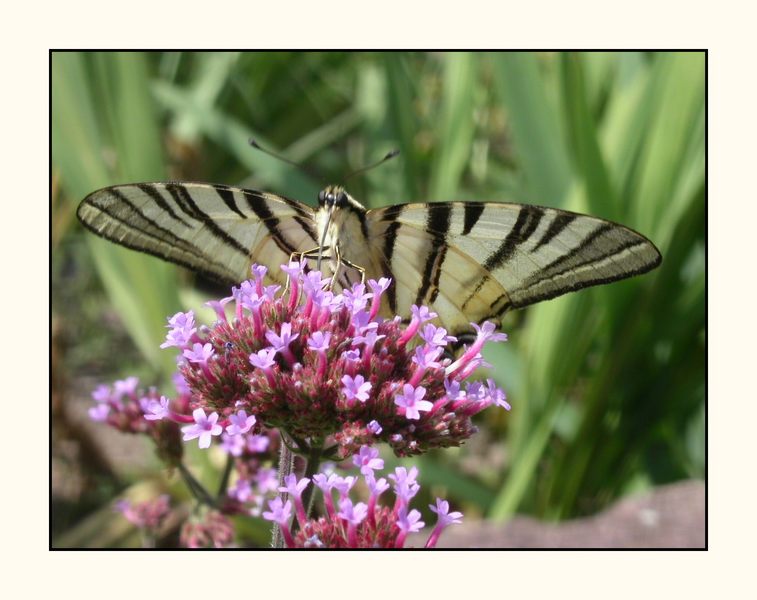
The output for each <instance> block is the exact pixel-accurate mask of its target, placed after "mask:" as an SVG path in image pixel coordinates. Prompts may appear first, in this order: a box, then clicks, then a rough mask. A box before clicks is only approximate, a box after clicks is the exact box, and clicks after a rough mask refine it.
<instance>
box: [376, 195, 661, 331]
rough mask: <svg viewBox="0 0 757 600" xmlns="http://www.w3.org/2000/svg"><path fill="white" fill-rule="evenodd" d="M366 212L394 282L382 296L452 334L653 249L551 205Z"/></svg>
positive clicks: (454, 205)
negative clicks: (430, 315)
mask: <svg viewBox="0 0 757 600" xmlns="http://www.w3.org/2000/svg"><path fill="white" fill-rule="evenodd" d="M368 215H369V221H370V230H371V232H373V233H375V235H374V236H373V237H372V240H371V241H372V246H371V249H372V252H373V253H374V254H375V255H377V256H379V257H380V259H381V260H382V261H383V262H384V264H385V267H384V269H385V270H386V271H387V272H390V273H392V274H393V276H394V278H395V280H396V281H397V285H396V290H395V296H394V297H393V298H390V303H391V302H393V303H394V305H395V308H399V309H400V313H405V312H407V309H408V308H409V306H410V305H411V304H421V303H425V304H429V305H431V306H432V308H433V310H434V311H435V312H437V313H438V314H439V318H440V320H441V321H442V323H443V324H444V326H445V327H446V328H447V329H448V330H449V331H451V332H453V333H459V332H465V331H469V330H470V325H469V323H470V322H471V321H473V322H481V321H483V320H492V321H496V322H499V321H500V319H501V317H502V315H503V314H504V313H505V312H506V311H507V310H508V309H510V308H521V307H524V306H527V305H529V304H533V303H534V302H539V301H541V300H548V299H550V298H554V297H556V296H559V295H561V294H565V293H567V292H570V291H574V290H578V289H581V288H584V287H588V286H592V285H598V284H602V283H610V282H612V281H616V280H618V279H623V278H626V277H631V276H632V275H637V274H640V273H644V272H646V271H649V270H651V269H653V268H654V267H656V266H657V265H658V264H659V263H660V261H661V257H660V253H659V252H658V250H657V248H655V247H654V245H653V244H652V243H651V242H650V241H649V240H647V239H646V238H645V237H644V236H642V235H640V234H638V233H636V232H635V231H632V230H631V229H628V228H627V227H624V226H622V225H618V224H616V223H612V222H609V221H605V220H602V219H598V218H595V217H590V216H586V215H581V214H577V213H572V212H568V211H563V210H557V209H553V208H542V207H538V206H530V205H520V204H504V203H481V202H467V203H466V202H448V203H436V204H406V205H399V206H391V207H388V208H384V209H378V210H372V211H369V213H368Z"/></svg>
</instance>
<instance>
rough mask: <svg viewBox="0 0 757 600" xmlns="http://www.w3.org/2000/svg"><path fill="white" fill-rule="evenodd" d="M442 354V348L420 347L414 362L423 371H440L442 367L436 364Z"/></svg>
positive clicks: (417, 349) (416, 351) (414, 356)
mask: <svg viewBox="0 0 757 600" xmlns="http://www.w3.org/2000/svg"><path fill="white" fill-rule="evenodd" d="M441 353H442V348H441V347H440V346H428V345H424V346H418V347H417V348H416V349H415V354H414V355H413V358H412V361H413V362H414V363H415V364H416V365H418V367H420V368H421V369H424V370H425V369H438V368H439V367H440V366H441V365H440V364H439V363H438V362H436V359H437V358H439V355H440V354H441Z"/></svg>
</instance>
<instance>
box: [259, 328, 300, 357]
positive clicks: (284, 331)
mask: <svg viewBox="0 0 757 600" xmlns="http://www.w3.org/2000/svg"><path fill="white" fill-rule="evenodd" d="M299 336H300V334H299V333H295V334H292V324H291V323H282V324H281V333H280V334H276V332H274V331H266V332H265V339H267V340H268V343H269V344H271V346H272V347H273V349H274V350H276V351H277V352H281V354H282V355H283V356H284V358H286V359H287V361H288V362H289V363H290V364H291V363H293V362H294V356H293V354H292V351H291V350H290V349H289V344H291V343H292V342H293V341H294V340H296V339H297V338H298V337H299Z"/></svg>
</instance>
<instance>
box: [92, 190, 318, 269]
mask: <svg viewBox="0 0 757 600" xmlns="http://www.w3.org/2000/svg"><path fill="white" fill-rule="evenodd" d="M77 216H78V217H79V220H80V221H81V222H82V223H83V224H84V225H85V226H86V227H87V228H88V229H90V230H91V231H93V232H94V233H96V234H97V235H99V236H101V237H104V238H106V239H108V240H110V241H112V242H115V243H117V244H121V245H122V246H126V247H127V248H132V249H134V250H140V251H142V252H146V253H148V254H152V255H154V256H158V257H160V258H163V259H165V260H169V261H171V262H174V263H177V264H179V265H182V266H184V267H187V268H189V269H191V270H193V271H196V272H198V273H201V274H203V275H205V276H206V277H209V278H211V279H214V280H216V281H219V282H221V283H225V284H236V283H239V282H240V281H242V280H244V279H247V278H249V277H250V266H251V264H252V263H253V262H254V263H257V264H261V265H265V266H267V267H268V272H269V275H270V276H271V278H272V279H273V280H274V281H280V280H281V277H282V272H281V270H280V268H279V265H281V264H285V263H287V262H288V261H289V257H290V255H291V254H292V253H293V252H303V251H306V250H310V249H311V248H313V247H315V246H317V245H318V240H317V237H316V233H315V222H314V221H313V211H312V209H311V208H310V207H308V206H306V205H304V204H301V203H299V202H296V201H294V200H290V199H288V198H284V197H281V196H276V195H273V194H269V193H266V192H258V191H254V190H245V189H241V188H235V187H229V186H225V185H212V184H207V183H183V182H176V183H139V184H131V185H117V186H113V187H107V188H104V189H101V190H98V191H96V192H93V193H92V194H90V195H89V196H87V197H86V198H85V199H84V200H83V201H82V203H81V204H80V205H79V208H78V210H77Z"/></svg>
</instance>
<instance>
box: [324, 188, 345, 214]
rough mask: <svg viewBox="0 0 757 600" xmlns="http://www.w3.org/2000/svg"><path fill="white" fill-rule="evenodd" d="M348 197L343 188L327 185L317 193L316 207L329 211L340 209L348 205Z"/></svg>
mask: <svg viewBox="0 0 757 600" xmlns="http://www.w3.org/2000/svg"><path fill="white" fill-rule="evenodd" d="M348 198H349V196H348V194H347V192H345V191H344V188H343V187H341V186H338V185H329V186H327V187H325V188H324V189H322V190H321V191H320V192H319V193H318V206H320V207H322V208H323V207H326V208H329V209H333V208H342V207H344V206H345V205H346V204H348V203H349V199H348Z"/></svg>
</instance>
